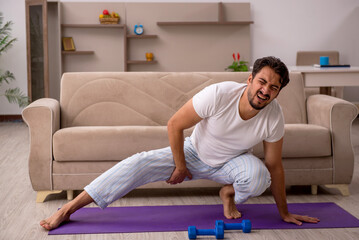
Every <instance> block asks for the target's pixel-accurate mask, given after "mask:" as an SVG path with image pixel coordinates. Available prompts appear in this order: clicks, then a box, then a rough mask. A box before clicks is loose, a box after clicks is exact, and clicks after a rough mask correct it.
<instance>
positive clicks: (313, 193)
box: [312, 185, 318, 195]
mask: <svg viewBox="0 0 359 240" xmlns="http://www.w3.org/2000/svg"><path fill="white" fill-rule="evenodd" d="M317 194H318V185H312V195H317Z"/></svg>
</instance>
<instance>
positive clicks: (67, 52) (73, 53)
mask: <svg viewBox="0 0 359 240" xmlns="http://www.w3.org/2000/svg"><path fill="white" fill-rule="evenodd" d="M61 53H62V54H64V55H87V54H94V53H95V52H94V51H62V52H61Z"/></svg>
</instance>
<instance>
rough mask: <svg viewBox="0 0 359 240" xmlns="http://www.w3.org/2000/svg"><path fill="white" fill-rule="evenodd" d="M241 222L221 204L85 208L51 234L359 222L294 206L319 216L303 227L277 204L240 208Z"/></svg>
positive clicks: (330, 206)
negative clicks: (282, 213)
mask: <svg viewBox="0 0 359 240" xmlns="http://www.w3.org/2000/svg"><path fill="white" fill-rule="evenodd" d="M237 207H238V209H239V210H240V211H241V213H242V218H241V219H236V220H228V219H226V218H225V217H224V216H223V208H222V205H185V206H145V207H109V208H106V209H105V210H102V209H100V208H82V209H80V210H78V211H77V212H76V213H74V214H73V215H72V216H71V221H69V222H66V223H64V224H62V225H61V226H60V227H58V228H57V229H54V230H51V231H49V235H61V234H91V233H130V232H168V231H187V229H188V226H196V227H197V228H198V229H209V228H214V224H215V220H223V221H224V222H225V223H235V222H241V221H242V220H243V219H249V220H251V222H252V229H304V228H352V227H359V220H358V219H357V218H355V217H354V216H352V215H351V214H349V213H348V212H346V211H345V210H344V209H342V208H341V207H339V206H338V205H336V204H335V203H292V204H288V208H289V211H290V212H292V213H296V214H301V215H309V216H313V217H318V218H319V219H320V222H319V223H317V224H310V223H303V225H302V226H297V225H295V224H289V223H285V222H283V221H282V220H281V218H280V216H279V214H278V210H277V207H276V205H275V204H243V205H238V206H237Z"/></svg>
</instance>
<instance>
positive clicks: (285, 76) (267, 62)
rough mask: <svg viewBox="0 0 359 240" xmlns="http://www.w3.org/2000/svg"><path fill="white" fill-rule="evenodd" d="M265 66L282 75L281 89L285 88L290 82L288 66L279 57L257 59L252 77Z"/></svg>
mask: <svg viewBox="0 0 359 240" xmlns="http://www.w3.org/2000/svg"><path fill="white" fill-rule="evenodd" d="M264 67H270V68H271V69H273V71H274V72H275V73H277V74H278V75H279V76H280V80H279V82H280V84H281V86H280V89H282V88H284V87H285V86H286V85H287V84H288V83H289V73H288V68H287V66H286V65H285V64H284V63H283V62H282V61H281V60H280V59H279V58H276V57H272V56H269V57H264V58H259V59H257V60H256V61H255V62H254V66H253V71H252V77H253V78H254V77H255V76H256V74H257V73H258V72H260V71H261V70H262V68H264Z"/></svg>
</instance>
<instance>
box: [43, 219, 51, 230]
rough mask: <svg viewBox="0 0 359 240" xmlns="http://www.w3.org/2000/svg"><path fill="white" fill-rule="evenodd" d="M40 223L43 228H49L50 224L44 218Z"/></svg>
mask: <svg viewBox="0 0 359 240" xmlns="http://www.w3.org/2000/svg"><path fill="white" fill-rule="evenodd" d="M40 225H41V227H43V228H45V229H47V230H51V225H50V224H49V223H48V222H46V221H45V220H42V221H41V222H40Z"/></svg>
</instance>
